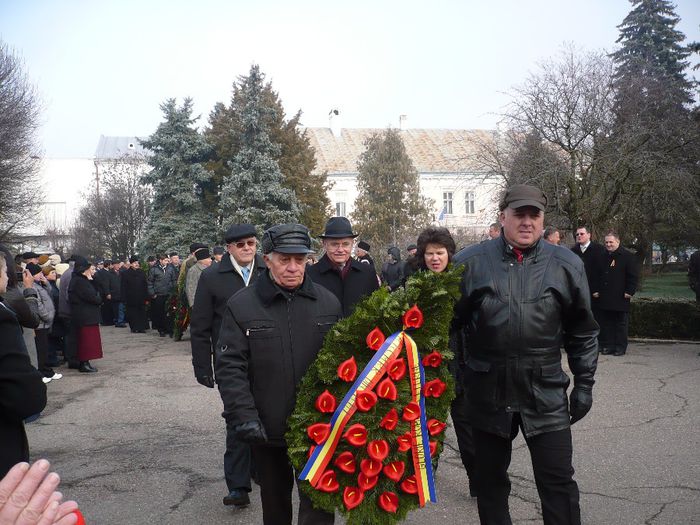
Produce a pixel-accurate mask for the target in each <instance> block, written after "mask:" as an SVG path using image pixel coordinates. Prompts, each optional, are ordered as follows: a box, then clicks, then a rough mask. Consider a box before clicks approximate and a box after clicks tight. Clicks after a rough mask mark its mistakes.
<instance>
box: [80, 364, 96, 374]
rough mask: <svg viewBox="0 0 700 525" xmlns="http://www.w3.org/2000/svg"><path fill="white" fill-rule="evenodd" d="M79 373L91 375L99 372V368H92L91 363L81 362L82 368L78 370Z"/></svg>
mask: <svg viewBox="0 0 700 525" xmlns="http://www.w3.org/2000/svg"><path fill="white" fill-rule="evenodd" d="M78 371H79V372H84V373H86V374H91V373H94V372H97V368H95V367H94V366H92V365H91V364H90V361H81V362H80V368H78Z"/></svg>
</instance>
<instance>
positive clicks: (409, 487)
mask: <svg viewBox="0 0 700 525" xmlns="http://www.w3.org/2000/svg"><path fill="white" fill-rule="evenodd" d="M400 487H401V490H403V491H404V492H405V493H406V494H418V483H416V475H415V474H411V475H410V476H408V477H407V478H406V479H405V480H403V481H402V482H401V485H400Z"/></svg>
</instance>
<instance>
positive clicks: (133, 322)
mask: <svg viewBox="0 0 700 525" xmlns="http://www.w3.org/2000/svg"><path fill="white" fill-rule="evenodd" d="M126 320H127V321H128V322H129V328H131V330H132V331H134V332H140V331H142V330H147V329H148V319H146V305H145V304H143V303H142V304H127V305H126Z"/></svg>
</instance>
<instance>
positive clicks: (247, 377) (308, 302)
mask: <svg viewBox="0 0 700 525" xmlns="http://www.w3.org/2000/svg"><path fill="white" fill-rule="evenodd" d="M196 304H197V302H196V301H195V305H196ZM341 314H342V313H341V308H340V303H339V302H338V299H336V298H335V296H334V295H333V294H331V293H330V292H329V291H328V290H326V289H325V288H323V287H322V286H318V285H316V284H315V283H314V282H313V281H311V279H309V277H308V276H306V277H305V278H304V282H303V283H302V285H301V286H300V287H299V288H298V289H297V290H296V291H294V292H288V291H286V290H283V289H282V288H280V287H279V286H277V285H276V284H275V283H274V282H273V281H272V279H271V278H270V275H269V273H265V274H264V275H262V276H260V278H259V279H258V280H257V281H255V282H254V283H253V284H252V285H251V286H249V287H247V288H245V289H243V290H241V291H240V292H238V293H237V294H235V295H234V296H233V297H231V299H229V301H228V303H227V304H226V311H225V312H224V318H223V322H222V325H221V334H220V336H219V342H218V344H217V345H216V382H217V383H218V385H219V393H220V394H221V398H222V400H223V402H224V413H223V416H224V418H225V419H226V422H227V423H229V424H232V425H239V424H241V423H246V422H248V421H258V420H259V421H260V422H261V423H262V425H263V427H264V428H265V432H266V433H267V437H268V443H267V444H268V445H273V446H284V445H285V441H284V434H285V432H286V431H287V418H288V417H289V416H290V415H291V413H292V411H293V410H294V406H295V404H296V396H297V387H298V386H299V383H300V382H301V379H302V377H303V376H304V374H305V373H306V370H307V369H308V368H309V366H311V363H313V361H314V359H315V358H316V355H317V354H318V352H319V351H320V350H321V346H322V345H323V338H324V336H325V335H326V332H328V330H329V329H330V328H331V327H332V326H333V325H334V324H335V323H336V322H337V321H338V319H340V317H341Z"/></svg>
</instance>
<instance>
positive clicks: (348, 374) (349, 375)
mask: <svg viewBox="0 0 700 525" xmlns="http://www.w3.org/2000/svg"><path fill="white" fill-rule="evenodd" d="M338 377H339V378H340V379H342V380H343V381H347V382H348V383H350V382H352V381H354V380H355V377H357V363H356V362H355V356H351V357H350V359H346V360H345V361H343V362H342V363H340V366H338Z"/></svg>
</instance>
